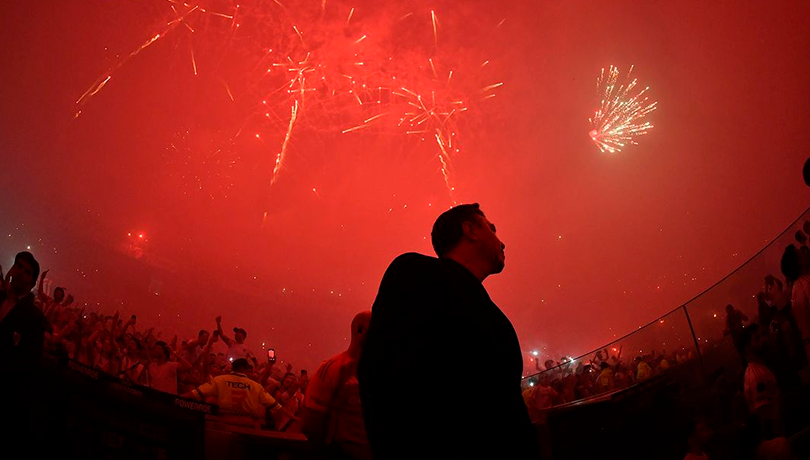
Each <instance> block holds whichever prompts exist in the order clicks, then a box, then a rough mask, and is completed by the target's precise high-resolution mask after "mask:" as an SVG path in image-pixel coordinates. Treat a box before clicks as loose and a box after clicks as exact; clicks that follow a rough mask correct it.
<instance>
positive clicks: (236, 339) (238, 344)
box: [216, 316, 258, 365]
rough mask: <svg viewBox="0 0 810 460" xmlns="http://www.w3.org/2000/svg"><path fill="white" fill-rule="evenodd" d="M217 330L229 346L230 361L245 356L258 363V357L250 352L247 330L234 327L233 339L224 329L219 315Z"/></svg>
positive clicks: (255, 363)
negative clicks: (247, 342) (247, 343)
mask: <svg viewBox="0 0 810 460" xmlns="http://www.w3.org/2000/svg"><path fill="white" fill-rule="evenodd" d="M216 320H217V331H219V338H221V339H222V341H223V342H225V345H227V346H228V355H227V357H228V361H231V362H233V361H235V360H237V359H239V358H245V359H249V360H251V361H253V364H254V365H258V363H257V362H256V361H257V360H256V357H255V356H254V355H253V353H251V352H250V350H249V349H248V347H247V345H245V339H247V331H245V330H244V329H242V328H240V327H235V328H233V339H231V338H230V337H228V336H227V335H225V333H224V332H223V331H222V317H221V316H217V318H216Z"/></svg>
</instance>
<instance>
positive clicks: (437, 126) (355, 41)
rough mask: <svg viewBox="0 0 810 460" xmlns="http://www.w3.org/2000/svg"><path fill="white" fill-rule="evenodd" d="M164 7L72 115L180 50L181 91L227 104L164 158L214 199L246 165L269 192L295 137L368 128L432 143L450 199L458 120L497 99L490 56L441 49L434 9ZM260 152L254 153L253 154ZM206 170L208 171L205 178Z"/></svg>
mask: <svg viewBox="0 0 810 460" xmlns="http://www.w3.org/2000/svg"><path fill="white" fill-rule="evenodd" d="M211 5H215V6H211ZM164 6H165V8H164V13H163V16H162V17H160V18H159V19H158V23H157V25H156V26H155V28H154V29H153V30H152V31H151V33H149V34H145V37H146V38H145V40H144V41H143V42H142V44H141V45H140V46H138V47H137V48H136V49H135V50H133V51H132V52H130V53H129V54H126V55H125V57H124V58H123V59H120V60H119V61H118V62H115V63H114V64H113V65H112V66H110V67H109V68H108V69H107V70H106V71H105V72H104V73H102V74H101V75H100V76H99V78H98V79H97V80H96V81H95V82H94V83H93V84H92V85H91V86H90V87H89V88H88V89H87V91H85V92H84V93H83V94H82V95H81V97H80V98H79V99H78V100H77V111H76V117H79V115H81V114H82V112H86V110H87V108H88V107H89V104H90V103H91V102H92V101H93V100H94V99H96V98H97V97H98V95H99V93H101V92H102V90H104V91H108V90H109V89H107V88H109V85H108V83H109V82H110V81H111V79H115V74H116V73H117V72H119V71H120V70H121V69H122V68H123V67H125V66H130V65H134V61H135V60H136V59H141V58H140V55H142V54H143V53H144V51H145V50H147V49H148V48H151V47H154V46H158V43H161V42H164V41H167V40H168V41H170V42H172V45H173V48H174V49H176V50H179V53H180V55H179V56H178V59H179V61H178V62H182V61H183V60H185V61H186V62H188V71H189V74H191V75H192V76H193V78H192V79H191V80H187V82H188V83H187V84H188V85H189V86H190V87H193V88H195V90H196V91H198V92H206V93H211V92H212V91H220V92H221V95H222V96H223V98H222V100H224V101H227V104H230V105H229V106H227V108H225V109H224V110H223V107H225V106H223V105H218V106H210V107H207V108H206V107H203V108H201V109H200V112H207V113H223V112H224V111H227V112H228V113H229V114H232V116H230V115H229V116H228V117H222V118H221V119H218V120H217V121H215V122H214V123H212V122H210V121H201V120H196V119H191V120H187V121H186V122H185V123H184V125H185V126H198V127H199V126H206V127H207V128H206V129H208V130H210V131H211V132H216V133H217V134H216V136H208V135H207V134H202V133H201V130H200V129H194V130H191V131H189V130H183V131H180V132H178V134H177V135H176V136H175V138H174V139H173V142H172V144H171V145H170V147H169V148H168V152H169V155H168V157H169V158H173V159H175V161H173V162H172V164H171V166H172V167H176V168H181V169H182V168H186V169H187V171H181V172H180V173H178V174H176V176H177V177H180V178H183V180H184V182H186V184H187V187H186V188H187V189H196V190H202V189H205V187H206V184H213V185H214V186H215V187H216V188H219V189H222V190H224V193H223V192H217V191H216V190H215V191H214V192H217V193H209V195H210V196H212V197H213V196H227V194H228V193H230V190H231V188H232V187H233V185H234V184H233V176H232V175H231V174H230V173H229V171H230V170H232V168H233V166H234V164H235V163H236V162H238V161H243V160H247V161H249V162H250V163H251V164H252V166H250V168H251V169H256V168H258V169H259V170H263V171H266V176H265V177H266V179H265V180H266V183H268V184H269V185H270V186H273V185H274V184H275V183H276V182H277V181H278V180H279V178H280V177H282V175H283V173H284V170H285V166H286V162H287V159H288V158H289V157H290V154H291V153H292V152H296V151H297V147H300V142H299V141H300V139H302V138H304V137H306V138H307V139H312V134H319V135H326V136H332V135H340V134H348V133H357V134H358V135H362V134H363V133H366V132H369V131H373V132H376V133H377V134H380V133H384V134H391V135H403V136H405V137H418V138H419V139H420V141H425V140H426V141H430V142H435V144H433V145H434V151H435V158H436V160H437V168H438V169H439V170H440V172H441V176H442V178H443V180H444V183H445V185H446V187H447V190H448V194H449V195H450V197H451V199H452V198H453V191H454V189H455V185H454V178H453V176H454V172H453V166H452V165H453V160H454V157H456V156H457V155H458V154H459V152H460V149H459V140H458V139H459V137H460V129H459V124H458V122H459V118H460V116H461V115H462V114H464V113H466V112H467V111H468V110H469V109H470V108H473V107H476V106H475V103H476V102H478V101H482V100H486V99H489V98H491V97H493V96H494V95H495V94H496V90H497V88H498V87H499V86H500V85H501V83H494V84H493V83H492V80H489V81H482V79H481V74H482V73H483V72H480V70H481V68H482V67H485V66H486V64H487V63H488V62H489V61H485V62H484V66H480V64H473V63H474V62H478V63H480V62H481V61H480V60H478V58H477V57H475V58H472V57H470V56H469V55H465V54H463V53H460V52H459V50H458V49H456V48H453V47H452V46H449V45H448V46H447V47H446V49H440V37H441V34H442V27H441V23H440V21H439V15H438V14H437V12H436V11H435V10H433V9H430V10H427V9H423V10H422V11H416V12H413V11H409V12H407V13H406V14H401V13H402V11H399V10H398V8H392V9H390V10H387V9H386V10H378V11H377V13H375V14H374V15H370V16H369V15H365V14H364V13H363V12H362V11H357V10H355V8H348V7H346V6H344V5H342V4H334V5H333V4H329V3H327V2H326V1H323V2H306V1H303V0H274V1H267V2H258V3H253V2H248V3H245V2H242V4H241V6H240V5H239V4H237V3H236V1H235V0H234V1H211V0H197V2H196V3H189V2H181V1H179V0H165V4H164ZM184 55H185V56H184ZM460 56H463V57H460ZM482 60H483V59H482ZM488 69H489V68H487V70H488ZM485 85H486V86H485ZM482 87H483V88H482ZM212 89H215V90H212ZM225 98H227V99H225ZM212 104H213V103H212ZM220 104H221V103H220ZM476 108H477V107H476ZM205 109H207V110H205ZM228 132H230V133H232V134H231V135H226V134H225V133H228ZM304 133H306V136H304ZM198 137H202V138H204V139H205V141H206V142H205V143H206V144H208V138H209V137H215V138H221V142H219V143H217V144H215V145H205V148H199V147H198V146H197V145H196V143H199V141H200V140H199V139H197V138H198ZM251 142H252V147H251ZM297 143H298V144H299V145H297ZM240 149H244V150H245V151H244V152H241V151H239V150H240ZM257 151H259V152H261V154H260V157H258V158H257V157H255V155H251V152H257ZM226 153H227V154H226ZM194 155H198V156H199V158H194ZM206 167H211V168H214V171H212V173H211V174H207V173H206V172H205V168H206ZM225 183H226V184H227V187H224V186H222V185H221V184H225Z"/></svg>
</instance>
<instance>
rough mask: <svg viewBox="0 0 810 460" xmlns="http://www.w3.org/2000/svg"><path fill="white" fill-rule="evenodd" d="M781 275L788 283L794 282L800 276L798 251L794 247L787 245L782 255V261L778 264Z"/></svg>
mask: <svg viewBox="0 0 810 460" xmlns="http://www.w3.org/2000/svg"><path fill="white" fill-rule="evenodd" d="M780 265H781V269H782V274H783V275H785V279H786V280H788V281H796V280H797V279H799V276H801V268H800V267H799V250H798V249H797V248H796V246H795V245H792V244H789V245H788V246H787V247H786V248H785V252H784V254H782V261H781V263H780Z"/></svg>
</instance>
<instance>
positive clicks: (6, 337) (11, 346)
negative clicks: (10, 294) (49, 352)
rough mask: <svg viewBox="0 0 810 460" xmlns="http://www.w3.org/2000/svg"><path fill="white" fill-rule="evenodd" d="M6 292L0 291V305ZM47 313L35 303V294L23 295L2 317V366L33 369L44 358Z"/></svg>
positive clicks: (0, 357)
mask: <svg viewBox="0 0 810 460" xmlns="http://www.w3.org/2000/svg"><path fill="white" fill-rule="evenodd" d="M5 300H6V293H5V292H2V291H0V305H2V304H3V302H4V301H5ZM46 324H47V322H46V320H45V316H44V315H43V314H42V312H41V311H40V310H39V309H38V308H37V307H36V306H35V305H34V295H33V294H31V293H29V294H28V295H26V296H24V297H22V298H21V299H20V300H19V301H17V304H16V305H14V307H13V308H12V309H11V311H10V312H9V313H8V315H6V317H5V318H3V320H2V321H0V366H2V368H3V369H5V370H6V371H7V372H12V369H16V370H19V369H21V368H23V367H17V366H24V368H27V369H31V367H32V366H36V365H37V364H38V363H39V362H40V360H41V359H42V347H43V342H44V340H45V327H46Z"/></svg>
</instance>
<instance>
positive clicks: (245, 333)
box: [233, 327, 247, 338]
mask: <svg viewBox="0 0 810 460" xmlns="http://www.w3.org/2000/svg"><path fill="white" fill-rule="evenodd" d="M240 332H241V333H242V335H244V336H245V338H247V331H246V330H244V329H242V328H241V327H235V328H233V333H234V334H238V333H240Z"/></svg>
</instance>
